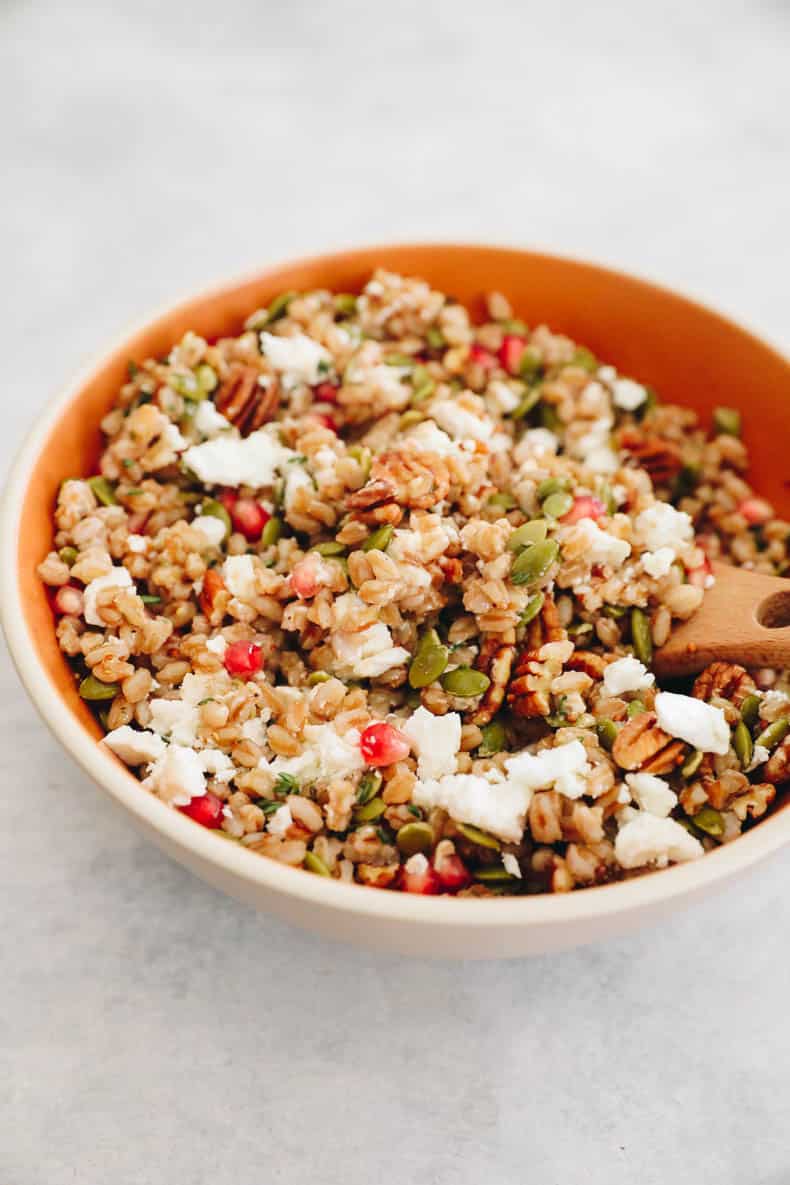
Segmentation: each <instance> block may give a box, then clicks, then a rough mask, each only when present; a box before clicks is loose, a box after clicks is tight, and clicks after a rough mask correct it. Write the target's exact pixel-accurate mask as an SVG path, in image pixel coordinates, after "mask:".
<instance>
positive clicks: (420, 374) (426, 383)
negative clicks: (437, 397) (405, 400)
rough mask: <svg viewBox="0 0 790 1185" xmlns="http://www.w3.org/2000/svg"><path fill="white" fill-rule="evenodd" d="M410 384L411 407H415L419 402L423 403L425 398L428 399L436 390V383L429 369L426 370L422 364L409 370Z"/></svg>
mask: <svg viewBox="0 0 790 1185" xmlns="http://www.w3.org/2000/svg"><path fill="white" fill-rule="evenodd" d="M411 385H412V388H413V391H412V397H411V399H410V401H409V402H410V403H411V405H412V407H415V406H416V405H417V404H419V403H424V402H425V400H426V399H430V397H431V396H432V395H433V393H434V392H435V390H436V383H435V382H434V380H433V377H432V376H431V373H430V371H428V370H426V369H425V367H424V366H415V368H414V370H413V371H412V372H411Z"/></svg>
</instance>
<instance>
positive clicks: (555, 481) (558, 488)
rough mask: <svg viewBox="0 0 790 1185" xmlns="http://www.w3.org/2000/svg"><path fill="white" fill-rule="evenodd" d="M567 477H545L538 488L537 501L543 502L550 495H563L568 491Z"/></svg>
mask: <svg viewBox="0 0 790 1185" xmlns="http://www.w3.org/2000/svg"><path fill="white" fill-rule="evenodd" d="M568 484H569V483H568V479H567V477H547V478H545V479H544V480H543V481H542V482H541V483H540V485H539V486H538V500H539V501H541V502H543V501H544V500H545V499H546V498H550V497H551V495H552V494H564V493H565V492H566V490H567V489H568Z"/></svg>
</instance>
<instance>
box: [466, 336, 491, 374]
mask: <svg viewBox="0 0 790 1185" xmlns="http://www.w3.org/2000/svg"><path fill="white" fill-rule="evenodd" d="M469 361H470V362H476V363H477V365H478V366H482V368H483V370H493V369H494V367H495V366H496V355H495V354H492V353H491V351H490V350H487V349H486V348H485V346H479V345H478V344H477V342H473V343H472V345H471V346H470V347H469Z"/></svg>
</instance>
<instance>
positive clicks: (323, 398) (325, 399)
mask: <svg viewBox="0 0 790 1185" xmlns="http://www.w3.org/2000/svg"><path fill="white" fill-rule="evenodd" d="M339 390H340V388H339V387H338V386H336V385H335V384H334V383H319V384H318V386H317V387H315V388H314V392H315V401H316V403H337V393H338V391H339Z"/></svg>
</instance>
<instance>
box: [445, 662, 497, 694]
mask: <svg viewBox="0 0 790 1185" xmlns="http://www.w3.org/2000/svg"><path fill="white" fill-rule="evenodd" d="M490 684H491V680H490V679H489V677H488V675H484V674H483V672H482V671H476V670H475V669H474V668H473V667H456V668H455V670H454V671H448V672H447V674H445V675H442V687H443V688H444V690H445V691H446V692H447V694H448V695H458V696H462V697H464V698H469V699H471V698H472V697H473V696H476V695H482V694H483V692H484V691H487V690H488V688H489V686H490Z"/></svg>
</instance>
